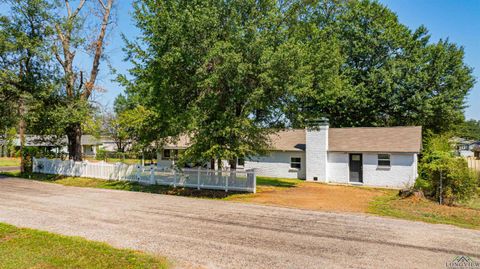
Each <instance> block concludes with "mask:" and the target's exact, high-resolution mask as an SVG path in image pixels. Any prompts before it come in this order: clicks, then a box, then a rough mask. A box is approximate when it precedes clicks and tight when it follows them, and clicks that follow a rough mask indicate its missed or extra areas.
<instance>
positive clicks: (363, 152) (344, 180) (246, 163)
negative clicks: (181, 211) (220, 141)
mask: <svg viewBox="0 0 480 269" xmlns="http://www.w3.org/2000/svg"><path fill="white" fill-rule="evenodd" d="M270 140H271V150H270V151H269V153H268V154H266V155H263V156H255V157H251V158H249V159H246V160H241V161H239V168H243V169H255V170H256V173H257V175H260V176H268V177H282V178H299V179H305V180H307V181H317V182H326V183H341V184H355V185H357V184H358V185H365V186H377V187H392V188H403V187H406V186H411V185H413V184H414V182H415V180H416V178H417V164H418V162H417V161H418V157H417V155H418V153H419V152H420V150H421V141H422V129H421V127H416V126H414V127H365V128H363V127H362V128H329V126H328V122H327V121H324V122H323V123H321V124H320V125H319V126H317V127H315V128H306V129H292V130H284V131H280V132H278V133H275V134H272V135H271V137H270ZM187 142H188V141H186V139H185V138H182V140H181V142H180V143H178V145H168V146H167V147H166V148H165V150H164V151H163V152H162V154H160V156H159V164H160V165H169V164H171V160H170V159H171V156H172V155H174V154H175V153H176V152H177V151H178V150H182V149H185V148H186V147H187V146H186V145H187V144H188V143H187ZM165 155H168V158H165Z"/></svg>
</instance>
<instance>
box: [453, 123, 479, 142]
mask: <svg viewBox="0 0 480 269" xmlns="http://www.w3.org/2000/svg"><path fill="white" fill-rule="evenodd" d="M455 135H456V136H458V137H462V138H466V139H472V140H480V120H478V121H476V120H474V119H471V120H467V121H465V122H463V123H462V124H460V125H459V126H458V130H456V132H455Z"/></svg>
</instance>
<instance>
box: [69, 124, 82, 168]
mask: <svg viewBox="0 0 480 269" xmlns="http://www.w3.org/2000/svg"><path fill="white" fill-rule="evenodd" d="M67 137H68V157H69V159H71V160H74V161H82V126H81V124H80V123H75V124H72V125H71V126H70V127H69V128H68V130H67Z"/></svg>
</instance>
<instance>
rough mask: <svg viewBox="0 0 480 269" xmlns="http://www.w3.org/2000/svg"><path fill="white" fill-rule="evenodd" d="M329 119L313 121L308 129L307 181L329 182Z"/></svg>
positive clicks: (306, 153)
mask: <svg viewBox="0 0 480 269" xmlns="http://www.w3.org/2000/svg"><path fill="white" fill-rule="evenodd" d="M328 127H329V124H328V119H327V118H321V119H319V120H315V121H312V122H311V123H310V124H309V126H308V127H307V128H306V132H305V133H306V138H305V142H306V145H305V147H306V151H305V156H306V160H305V166H306V180H307V181H320V182H327V151H328Z"/></svg>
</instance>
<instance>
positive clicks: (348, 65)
mask: <svg viewBox="0 0 480 269" xmlns="http://www.w3.org/2000/svg"><path fill="white" fill-rule="evenodd" d="M295 11H296V12H297V14H298V19H297V21H296V22H294V23H293V24H292V25H296V26H295V28H293V29H299V28H300V29H301V31H297V32H298V34H297V35H296V38H299V39H300V40H302V42H304V43H311V44H312V43H313V44H312V46H321V45H322V43H324V44H325V42H332V43H333V44H332V45H330V46H328V48H332V49H333V50H334V51H331V52H330V53H331V54H333V55H337V54H336V53H335V50H336V49H338V53H339V55H338V56H339V57H341V61H340V62H338V61H337V60H335V59H338V57H337V56H334V57H330V58H328V59H322V60H321V61H317V62H315V61H308V62H307V68H309V69H310V70H311V71H310V72H308V73H307V74H310V75H311V78H312V79H311V80H310V82H309V83H310V85H309V87H308V88H307V89H306V90H302V91H294V94H293V96H292V98H293V100H294V102H293V103H292V106H289V107H288V108H289V109H290V110H292V107H293V110H294V111H295V112H296V113H289V114H287V115H288V118H289V120H290V122H292V123H294V124H293V126H294V127H295V126H296V127H302V126H303V125H302V124H301V121H300V122H299V121H298V120H297V119H298V118H299V117H300V118H307V119H308V118H312V117H313V118H315V117H318V116H319V115H328V116H329V117H330V119H331V123H332V124H333V125H334V126H338V127H348V126H396V125H423V126H424V127H425V128H426V129H429V130H432V131H434V132H444V131H448V130H451V129H452V128H453V127H454V126H455V125H456V124H457V123H459V122H461V121H462V119H463V108H464V103H465V97H466V95H467V93H468V91H469V90H470V89H471V88H472V87H473V83H474V78H473V76H472V70H471V68H469V67H468V66H466V65H465V63H464V61H463V57H464V53H463V49H462V48H461V47H459V46H457V45H455V44H453V43H451V42H449V41H448V40H440V41H438V42H437V43H431V42H430V41H429V40H430V38H429V36H428V32H427V30H426V28H425V27H423V26H421V27H419V28H418V29H416V30H415V31H411V30H410V29H408V28H407V27H406V26H405V25H403V24H401V23H400V22H399V21H398V18H397V16H396V14H395V13H393V12H392V11H391V10H389V9H388V8H386V7H385V6H383V5H382V4H380V3H378V2H376V1H368V0H355V1H334V0H320V1H313V3H309V4H302V3H300V2H299V4H298V5H297V6H296V9H295ZM318 31H323V38H320V39H312V33H315V32H318ZM334 41H335V42H334ZM318 54H320V57H322V55H325V53H324V51H322V50H321V49H318V50H312V51H310V52H309V53H308V57H309V58H311V59H315V58H316V57H318V56H317V55H318ZM320 59H321V58H320ZM329 62H331V64H329ZM318 66H320V68H322V69H325V68H331V67H332V66H335V67H334V68H335V69H336V70H337V71H336V72H335V70H332V72H331V75H332V76H329V77H321V76H319V75H317V74H315V71H313V70H315V68H317V67H318ZM299 75H301V76H303V77H304V78H309V77H308V76H305V75H304V74H302V73H299ZM328 80H330V81H331V82H332V83H329V84H326V83H325V81H328ZM319 82H320V83H319ZM325 84H326V85H325ZM297 123H299V124H297Z"/></svg>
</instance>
